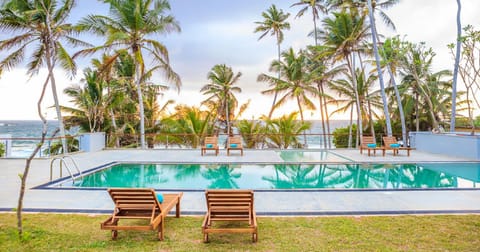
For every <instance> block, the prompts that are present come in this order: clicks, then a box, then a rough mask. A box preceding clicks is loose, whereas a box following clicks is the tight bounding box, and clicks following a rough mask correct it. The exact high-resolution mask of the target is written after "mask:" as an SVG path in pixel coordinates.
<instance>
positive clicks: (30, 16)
mask: <svg viewBox="0 0 480 252" xmlns="http://www.w3.org/2000/svg"><path fill="white" fill-rule="evenodd" d="M74 3H75V1H74V0H64V1H56V0H54V1H52V0H12V1H3V6H2V9H1V11H0V30H2V31H3V32H7V33H10V32H11V33H13V34H15V35H13V36H12V37H11V38H8V39H6V40H2V41H0V51H4V50H11V49H13V48H15V50H13V52H11V54H9V55H7V56H6V57H5V58H4V59H3V60H1V62H0V74H1V73H2V72H3V71H4V70H10V69H12V68H14V67H16V66H17V65H18V64H20V63H22V62H23V61H24V60H25V57H26V56H25V54H26V53H27V52H30V50H32V51H31V53H32V56H31V57H29V58H28V60H29V62H28V63H27V73H28V74H29V75H30V77H32V76H33V75H36V74H38V72H39V71H40V69H41V68H43V67H47V70H48V76H47V79H48V80H49V82H50V86H51V88H52V95H53V100H54V102H55V108H56V112H57V119H58V127H59V129H60V135H61V137H62V146H63V151H64V152H67V142H66V139H65V128H64V125H63V119H62V113H61V109H60V103H59V101H58V94H57V83H56V79H55V75H54V69H55V67H57V66H59V67H61V68H63V69H64V70H65V71H66V72H67V73H68V74H69V75H70V76H73V75H75V71H76V65H75V62H74V61H73V60H72V58H71V57H70V55H69V54H68V52H67V50H66V49H65V47H64V45H63V44H62V41H65V42H67V43H68V44H70V45H72V46H78V45H88V44H87V43H84V42H82V41H80V40H78V39H76V38H74V37H73V35H75V34H76V33H77V30H76V28H75V26H72V25H71V24H68V23H66V19H67V18H68V16H69V15H70V12H71V11H72V9H73V7H74Z"/></svg>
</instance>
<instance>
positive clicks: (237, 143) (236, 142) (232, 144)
mask: <svg viewBox="0 0 480 252" xmlns="http://www.w3.org/2000/svg"><path fill="white" fill-rule="evenodd" d="M242 142H243V140H242V138H241V137H238V136H232V137H228V140H227V156H230V151H231V150H239V151H240V154H241V155H242V156H243V145H242Z"/></svg>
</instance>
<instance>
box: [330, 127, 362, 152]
mask: <svg viewBox="0 0 480 252" xmlns="http://www.w3.org/2000/svg"><path fill="white" fill-rule="evenodd" d="M349 129H350V126H347V127H345V128H336V129H335V130H334V131H333V145H335V148H347V147H348V135H349V132H350V130H349ZM356 132H357V125H356V124H353V125H352V144H353V143H355V141H356V140H357V134H356Z"/></svg>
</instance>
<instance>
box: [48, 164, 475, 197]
mask: <svg viewBox="0 0 480 252" xmlns="http://www.w3.org/2000/svg"><path fill="white" fill-rule="evenodd" d="M49 186H50V187H56V188H59V187H61V188H66V187H68V188H107V187H151V188H155V189H158V190H186V191H188V190H192V191H201V190H205V189H207V188H248V189H255V190H299V189H309V190H329V189H331V190H339V189H344V190H355V189H356V190H401V189H408V190H411V189H447V188H449V189H462V188H465V189H467V188H468V189H472V188H478V187H479V186H480V163H425V164H293V163H289V164H250V163H243V164H127V163H116V164H113V165H111V166H107V167H101V168H98V169H96V170H95V171H94V172H92V173H91V174H88V175H85V176H84V177H83V178H82V179H81V180H76V181H72V180H70V179H68V180H63V181H60V182H58V183H54V184H52V185H49Z"/></svg>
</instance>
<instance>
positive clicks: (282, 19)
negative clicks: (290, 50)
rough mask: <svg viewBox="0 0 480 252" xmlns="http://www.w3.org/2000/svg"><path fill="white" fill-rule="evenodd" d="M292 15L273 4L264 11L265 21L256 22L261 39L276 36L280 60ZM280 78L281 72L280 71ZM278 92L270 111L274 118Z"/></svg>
mask: <svg viewBox="0 0 480 252" xmlns="http://www.w3.org/2000/svg"><path fill="white" fill-rule="evenodd" d="M289 16H290V13H287V14H285V13H283V10H281V9H280V10H278V9H277V7H276V6H275V5H274V4H272V6H270V8H269V9H268V10H267V11H266V12H262V17H263V18H264V20H263V21H258V22H255V24H258V26H257V27H256V28H255V32H261V33H262V35H260V37H259V38H258V39H259V40H260V39H262V38H264V37H265V36H266V35H267V34H269V33H270V35H272V36H275V38H276V39H277V52H278V61H280V44H281V43H282V41H283V31H282V30H290V23H288V22H287V21H286V20H287V18H288V17H289ZM278 77H279V78H280V72H279V73H278ZM277 95H278V92H276V93H275V95H274V97H273V103H272V108H271V109H270V112H269V113H268V118H269V119H270V118H272V114H273V111H274V107H275V103H276V102H277Z"/></svg>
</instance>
